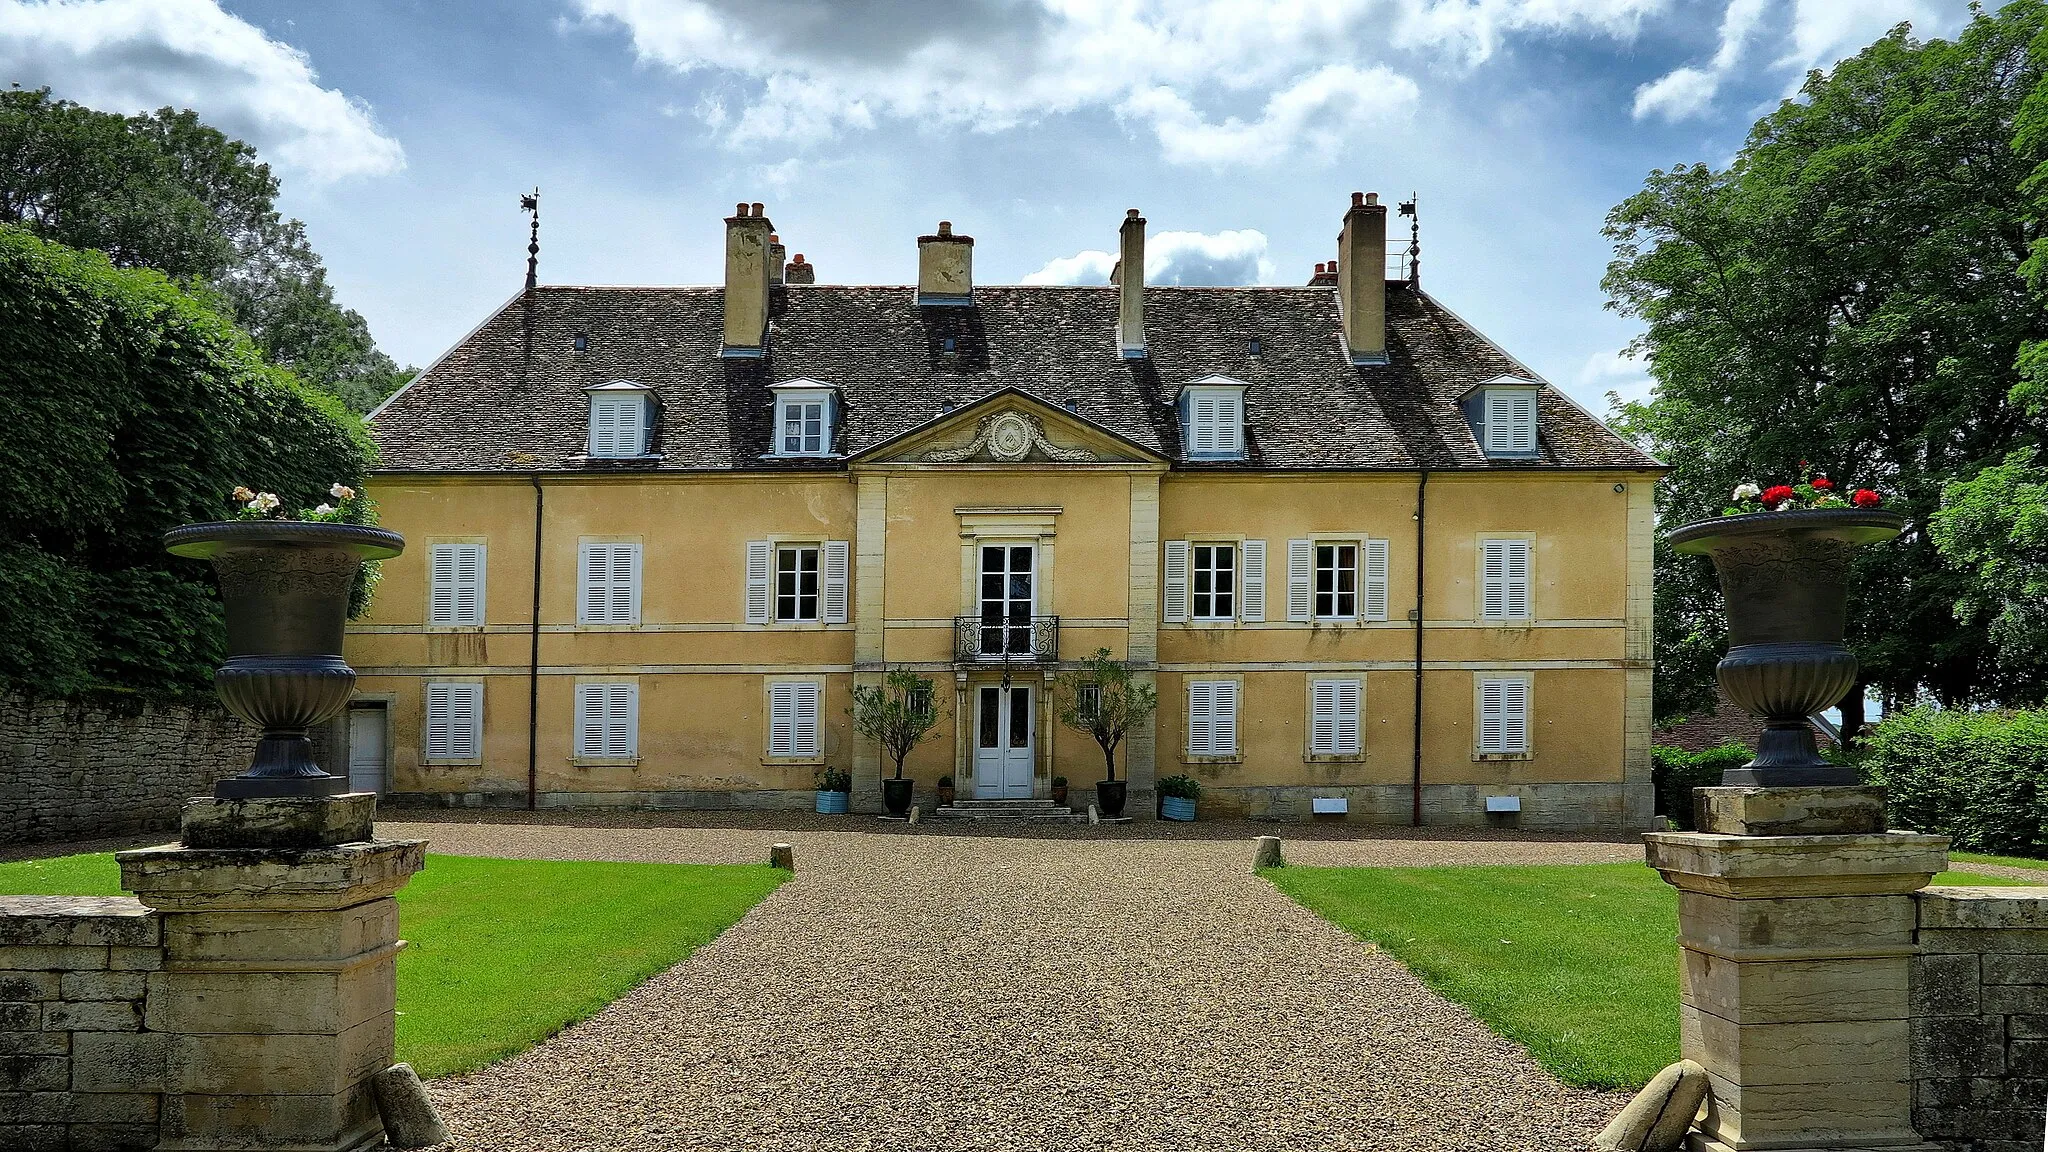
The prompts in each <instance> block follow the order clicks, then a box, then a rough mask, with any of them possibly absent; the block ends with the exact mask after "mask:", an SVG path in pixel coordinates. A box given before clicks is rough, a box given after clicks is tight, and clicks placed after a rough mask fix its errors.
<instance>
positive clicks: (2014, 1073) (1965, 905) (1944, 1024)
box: [1912, 888, 2048, 1152]
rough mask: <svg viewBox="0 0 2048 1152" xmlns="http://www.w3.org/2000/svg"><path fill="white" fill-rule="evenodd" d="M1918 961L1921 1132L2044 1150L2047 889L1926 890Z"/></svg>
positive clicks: (1997, 1147) (1916, 1066) (1915, 995)
mask: <svg viewBox="0 0 2048 1152" xmlns="http://www.w3.org/2000/svg"><path fill="white" fill-rule="evenodd" d="M1918 915H1919V931H1918V946H1919V953H1918V955H1916V956H1915V957H1914V959H1913V974H1912V1005H1913V1032H1912V1045H1913V1049H1912V1050H1913V1127H1914V1128H1916V1129H1917V1130H1918V1131H1919V1133H1920V1135H1921V1136H1922V1137H1924V1138H1925V1139H1928V1140H1932V1141H1936V1142H1938V1143H1940V1144H1941V1145H1943V1146H1944V1147H1946V1148H1948V1149H1951V1150H1952V1152H2038V1150H2039V1149H2040V1148H2041V1146H2042V1144H2041V1136H2042V1131H2041V1130H2042V1119H2043V1109H2044V1107H2048V888H1929V889H1926V890H1925V891H1923V892H1921V893H1920V894H1919V896H1918Z"/></svg>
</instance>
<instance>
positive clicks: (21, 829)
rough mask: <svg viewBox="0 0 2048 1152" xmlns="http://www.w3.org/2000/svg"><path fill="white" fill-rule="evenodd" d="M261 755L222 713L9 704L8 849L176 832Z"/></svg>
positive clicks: (0, 733) (3, 719)
mask: <svg viewBox="0 0 2048 1152" xmlns="http://www.w3.org/2000/svg"><path fill="white" fill-rule="evenodd" d="M255 745H256V732H255V730H254V729H252V728H250V727H249V726H247V725H245V724H243V723H242V722H241V721H239V720H236V719H234V718H233V717H231V716H229V715H228V714H227V713H226V712H224V711H222V710H221V709H220V708H219V707H218V706H215V705H209V704H175V703H143V702H141V701H133V702H130V701H114V702H97V701H65V700H39V701H29V700H25V699H23V698H21V697H19V696H0V844H8V843H33V842H37V841H44V840H87V839H91V838H93V837H96V836H121V835H126V834H129V833H132V832H144V831H149V830H152V829H157V828H174V827H176V826H177V823H178V809H179V808H180V806H182V805H183V804H184V803H185V801H186V800H188V799H190V798H191V797H194V796H199V795H204V794H206V793H208V792H211V791H212V789H213V781H214V780H215V779H217V778H219V777H222V776H232V775H234V774H236V773H238V772H240V771H242V770H243V769H244V768H246V767H248V763H249V756H250V753H251V752H252V751H253V750H254V748H255ZM323 763H326V762H325V761H323Z"/></svg>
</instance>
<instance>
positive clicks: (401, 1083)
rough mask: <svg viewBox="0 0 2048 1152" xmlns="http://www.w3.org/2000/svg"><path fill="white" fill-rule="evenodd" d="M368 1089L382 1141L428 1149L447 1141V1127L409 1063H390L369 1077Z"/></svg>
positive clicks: (392, 1144)
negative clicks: (381, 1129)
mask: <svg viewBox="0 0 2048 1152" xmlns="http://www.w3.org/2000/svg"><path fill="white" fill-rule="evenodd" d="M370 1090H371V1092H372V1093H373V1094H374V1095H375V1096H376V1099H377V1115H378V1116H379V1117H380V1118H381V1119H382V1120H383V1122H384V1140H385V1142H386V1143H388V1144H390V1145H391V1146H392V1147H393V1148H407V1149H410V1148H432V1147H433V1146H434V1145H436V1144H446V1143H447V1142H448V1141H449V1139H450V1137H449V1135H448V1126H447V1125H446V1124H443V1123H442V1122H441V1113H440V1111H439V1110H438V1109H436V1108H435V1107H434V1102H433V1101H432V1100H431V1099H429V1098H428V1097H427V1086H426V1085H424V1084H422V1083H420V1074H419V1073H417V1072H415V1071H413V1070H412V1065H410V1064H393V1065H392V1066H391V1067H389V1068H386V1069H385V1070H384V1071H382V1072H379V1073H377V1074H376V1075H375V1076H372V1077H370Z"/></svg>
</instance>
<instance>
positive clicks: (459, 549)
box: [450, 544, 484, 624]
mask: <svg viewBox="0 0 2048 1152" xmlns="http://www.w3.org/2000/svg"><path fill="white" fill-rule="evenodd" d="M454 552H455V572H454V578H455V595H454V598H453V600H454V603H453V608H454V617H453V619H452V620H451V621H450V623H454V624H482V623H483V622H484V546H483V545H481V544H457V545H455V548H454Z"/></svg>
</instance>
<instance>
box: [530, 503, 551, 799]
mask: <svg viewBox="0 0 2048 1152" xmlns="http://www.w3.org/2000/svg"><path fill="white" fill-rule="evenodd" d="M527 479H528V480H530V481H532V483H533V614H532V615H531V616H530V617H529V619H531V620H532V625H531V626H530V628H529V629H528V633H527V657H526V810H527V811H528V812H531V811H533V810H535V809H536V808H538V807H539V806H540V745H539V739H540V522H541V511H542V509H543V508H544V507H545V506H546V504H545V498H544V497H543V496H542V494H541V487H540V473H538V472H535V473H532V474H530V475H529V476H528V477H527Z"/></svg>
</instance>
